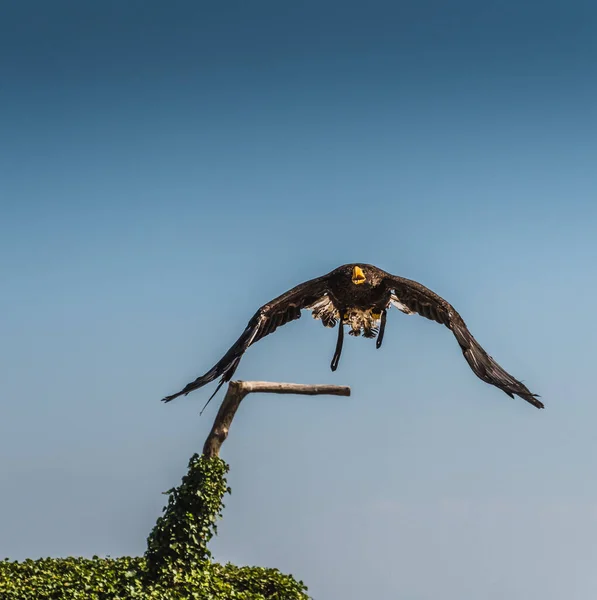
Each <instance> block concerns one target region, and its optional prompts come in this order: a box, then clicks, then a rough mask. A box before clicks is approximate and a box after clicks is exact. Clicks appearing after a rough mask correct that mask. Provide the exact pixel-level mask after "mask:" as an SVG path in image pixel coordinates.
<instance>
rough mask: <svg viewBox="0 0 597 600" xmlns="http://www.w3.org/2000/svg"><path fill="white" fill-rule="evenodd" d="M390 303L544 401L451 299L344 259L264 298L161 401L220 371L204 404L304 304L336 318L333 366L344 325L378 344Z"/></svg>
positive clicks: (482, 367) (475, 363) (514, 387)
mask: <svg viewBox="0 0 597 600" xmlns="http://www.w3.org/2000/svg"><path fill="white" fill-rule="evenodd" d="M391 306H395V307H396V308H397V309H398V310H400V311H402V312H403V313H405V314H407V315H412V314H415V313H417V314H419V315H421V316H423V317H425V318H427V319H431V320H433V321H436V322H437V323H440V324H441V325H445V326H446V327H447V328H448V329H450V330H451V331H452V333H453V334H454V337H455V338H456V341H457V342H458V344H459V345H460V349H461V350H462V353H463V355H464V358H465V359H466V361H467V362H468V364H469V366H470V367H471V369H472V370H473V372H474V373H475V375H477V377H479V378H480V379H482V380H483V381H485V382H486V383H489V384H491V385H494V386H496V387H497V388H499V389H501V390H502V391H504V392H505V393H506V394H508V396H510V397H511V398H514V395H517V396H519V397H520V398H522V399H524V400H526V401H527V402H529V403H530V404H532V405H533V406H535V407H537V408H543V407H544V406H543V403H542V402H540V401H539V400H538V399H537V398H538V397H539V396H538V395H537V394H533V393H531V392H530V391H529V389H528V388H527V387H526V386H525V385H524V384H523V383H522V382H520V381H518V380H517V379H515V378H514V377H512V375H510V374H509V373H507V372H506V371H505V370H504V369H502V367H500V366H499V365H498V364H497V363H496V362H495V361H494V360H493V358H492V357H491V356H489V355H488V354H487V352H485V350H483V348H482V347H481V345H480V344H479V342H477V340H476V339H475V338H474V337H473V336H472V334H471V332H470V331H469V330H468V328H467V326H466V324H465V323H464V321H463V320H462V317H461V316H460V315H459V314H458V312H456V309H455V308H454V307H453V306H452V305H451V304H450V303H449V302H447V301H446V300H444V299H443V298H441V297H440V296H438V295H437V294H435V293H434V292H432V291H431V290H430V289H428V288H426V287H425V286H424V285H421V284H420V283H418V282H416V281H412V280H410V279H405V278H403V277H398V276H396V275H391V274H390V273H386V272H385V271H382V270H381V269H378V268H377V267H374V266H373V265H367V264H360V263H359V264H348V265H342V266H341V267H338V268H337V269H334V270H333V271H331V272H330V273H328V274H327V275H323V276H322V277H317V278H315V279H311V280H309V281H306V282H305V283H301V284H300V285H297V286H296V287H294V288H292V289H291V290H289V291H288V292H286V293H285V294H282V295H281V296H278V297H277V298H274V299H273V300H272V301H271V302H268V303H267V304H264V305H263V306H262V307H261V308H260V309H259V310H258V311H257V312H256V313H255V314H254V315H253V317H252V319H251V320H250V321H249V323H248V325H247V327H246V329H245V330H244V331H243V333H242V334H241V336H240V337H239V338H238V340H237V341H236V342H235V343H234V344H233V345H232V347H231V348H230V350H228V352H226V354H225V355H224V356H223V357H222V359H221V360H220V361H219V362H218V363H217V364H216V365H215V366H214V367H213V368H212V369H210V370H209V371H208V372H207V373H205V375H202V376H201V377H198V378H197V379H195V381H192V382H191V383H189V384H188V385H187V386H186V387H184V388H183V389H182V390H180V392H177V393H176V394H172V395H171V396H167V397H166V398H163V401H164V402H170V401H171V400H174V398H177V397H178V396H182V395H183V394H184V395H186V394H188V393H189V392H192V391H193V390H196V389H198V388H200V387H202V386H204V385H205V384H207V383H210V382H211V381H213V380H214V379H216V378H218V377H220V382H219V384H218V387H217V388H216V390H215V392H214V393H213V394H212V395H211V397H210V398H209V400H208V401H207V403H206V405H205V406H207V404H209V402H210V400H211V399H212V398H213V397H214V396H215V395H216V393H217V392H218V390H219V389H220V387H221V386H222V385H223V384H224V383H225V382H227V381H230V380H231V379H232V376H233V375H234V372H235V371H236V369H237V367H238V364H239V363H240V360H241V358H242V356H243V354H244V353H245V352H246V350H247V348H249V346H251V345H252V344H254V343H255V342H258V341H259V340H260V339H262V338H264V337H265V336H266V335H269V334H270V333H273V332H274V331H275V330H276V329H277V328H278V327H281V326H282V325H285V324H286V323H288V322H290V321H294V320H295V319H298V318H299V317H300V316H301V310H303V309H304V310H310V311H311V313H312V315H313V318H315V319H319V320H321V322H322V323H323V325H324V326H325V327H335V326H336V324H338V338H337V342H336V350H335V352H334V356H333V358H332V363H331V365H330V366H331V369H332V371H335V370H336V369H337V368H338V363H339V361H340V355H341V353H342V344H343V341H344V325H347V326H348V327H349V329H348V333H349V334H350V335H353V336H359V335H361V334H362V335H363V336H364V337H367V338H377V340H376V344H375V345H376V347H377V348H379V347H380V346H381V343H382V341H383V337H384V332H385V328H386V318H387V313H388V309H389V308H390V307H391ZM204 408H205V407H204Z"/></svg>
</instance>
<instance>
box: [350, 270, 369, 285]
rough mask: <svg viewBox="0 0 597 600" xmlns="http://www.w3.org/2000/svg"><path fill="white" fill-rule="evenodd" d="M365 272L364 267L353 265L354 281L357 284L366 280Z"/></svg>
mask: <svg viewBox="0 0 597 600" xmlns="http://www.w3.org/2000/svg"><path fill="white" fill-rule="evenodd" d="M365 279H366V278H365V273H363V269H361V267H356V266H355V267H353V268H352V282H353V283H354V284H355V285H359V284H360V283H364V282H365Z"/></svg>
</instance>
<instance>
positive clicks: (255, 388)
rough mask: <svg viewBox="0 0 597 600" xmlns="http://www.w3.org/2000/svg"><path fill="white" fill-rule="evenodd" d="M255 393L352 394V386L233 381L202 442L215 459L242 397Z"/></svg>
mask: <svg viewBox="0 0 597 600" xmlns="http://www.w3.org/2000/svg"><path fill="white" fill-rule="evenodd" d="M252 392H260V393H264V394H306V395H308V396H318V395H320V394H330V395H332V396H350V388H349V387H348V386H345V385H304V384H302V383H272V382H269V381H231V382H230V383H229V384H228V391H227V392H226V396H225V397H224V400H223V401H222V405H221V406H220V410H218V414H217V415H216V419H215V421H214V424H213V427H212V428H211V431H210V432H209V435H208V436H207V439H206V440H205V444H204V445H203V455H204V456H206V457H207V458H213V457H214V456H219V455H220V448H221V446H222V444H223V443H224V440H225V439H226V438H227V437H228V431H229V429H230V425H231V424H232V419H234V415H235V414H236V411H237V410H238V407H239V406H240V403H241V402H242V400H243V398H244V397H245V396H246V395H247V394H250V393H252Z"/></svg>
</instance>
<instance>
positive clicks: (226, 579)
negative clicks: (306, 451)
mask: <svg viewBox="0 0 597 600" xmlns="http://www.w3.org/2000/svg"><path fill="white" fill-rule="evenodd" d="M227 472H228V465H226V463H224V462H223V461H222V460H221V459H219V458H212V459H206V458H204V457H203V456H198V455H194V456H193V457H192V458H191V460H190V461H189V468H188V472H187V474H186V475H185V477H183V480H182V483H181V484H180V485H179V486H178V487H177V488H173V489H171V490H169V491H168V492H166V493H167V494H169V500H168V505H167V506H166V507H165V508H164V514H163V516H161V517H160V518H159V519H158V520H157V523H156V525H155V527H154V528H153V531H152V532H151V533H150V535H149V538H148V540H147V551H146V553H145V556H144V557H135V558H131V557H121V558H98V557H97V556H94V557H93V558H91V559H85V558H44V559H39V560H30V559H28V560H26V561H24V562H16V561H15V562H11V561H9V560H8V559H6V560H4V561H0V600H129V599H131V600H132V599H138V600H183V599H185V600H186V599H194V600H308V596H307V595H306V593H305V591H306V589H307V588H306V587H305V586H304V584H303V583H302V582H301V581H296V580H295V579H294V578H293V577H292V576H289V575H284V574H282V573H280V571H278V570H277V569H264V568H260V567H236V566H234V565H231V564H227V565H220V564H218V563H212V562H211V561H210V558H211V553H210V552H209V550H208V548H207V543H208V542H209V540H210V539H211V538H212V537H213V535H215V533H216V531H217V527H216V521H217V519H218V518H220V517H221V513H222V509H223V508H224V504H223V503H222V498H223V496H224V494H225V493H226V492H228V493H230V488H228V487H227V486H226V479H225V474H226V473H227Z"/></svg>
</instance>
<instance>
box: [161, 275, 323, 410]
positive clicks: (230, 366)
mask: <svg viewBox="0 0 597 600" xmlns="http://www.w3.org/2000/svg"><path fill="white" fill-rule="evenodd" d="M327 281H328V275H324V276H323V277H318V278H316V279H311V280H310V281H306V282H304V283H301V284H299V285H297V286H296V287H294V288H292V289H291V290H289V291H288V292H286V293H284V294H282V295H281V296H278V297H277V298H274V299H273V300H272V301H271V302H268V303H267V304H264V305H263V306H262V307H261V308H260V309H259V310H258V311H257V312H256V313H255V314H254V315H253V317H252V318H251V320H250V321H249V323H248V324H247V327H246V328H245V330H244V331H243V332H242V334H241V335H240V337H239V338H238V340H236V342H235V343H234V344H233V345H232V346H231V347H230V349H229V350H228V352H226V354H225V355H224V356H223V357H222V358H221V359H220V360H219V361H218V362H217V363H216V364H215V365H214V366H213V367H212V368H211V369H210V370H209V371H208V372H207V373H205V374H204V375H201V377H197V379H195V380H194V381H192V382H191V383H189V384H188V385H186V386H185V387H184V388H183V389H182V390H180V392H177V393H176V394H172V395H171V396H166V397H165V398H163V401H164V402H170V401H171V400H174V399H175V398H178V396H182V395H186V394H188V393H189V392H192V391H193V390H196V389H198V388H200V387H202V386H204V385H206V384H207V383H210V382H211V381H213V380H214V379H217V378H218V377H221V380H220V383H219V385H218V387H217V388H216V391H215V392H214V394H213V395H215V394H216V393H217V391H218V390H219V389H220V387H221V386H222V384H223V383H225V382H226V381H230V380H231V379H232V376H233V375H234V372H235V371H236V368H237V367H238V364H239V363H240V360H241V358H242V355H243V354H244V353H245V352H246V350H247V349H248V348H249V346H251V345H252V344H254V343H256V342H258V341H259V340H261V339H263V338H264V337H265V336H267V335H269V334H271V333H273V332H274V331H276V329H277V328H278V327H281V326H282V325H286V323H289V322H290V321H294V320H295V319H298V318H300V316H301V309H303V308H306V307H307V306H309V305H310V304H313V303H314V302H316V301H317V300H319V299H320V298H321V297H322V296H324V295H325V294H326V292H327ZM213 395H212V398H213ZM210 400H211V398H210ZM208 402H209V400H208Z"/></svg>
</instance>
